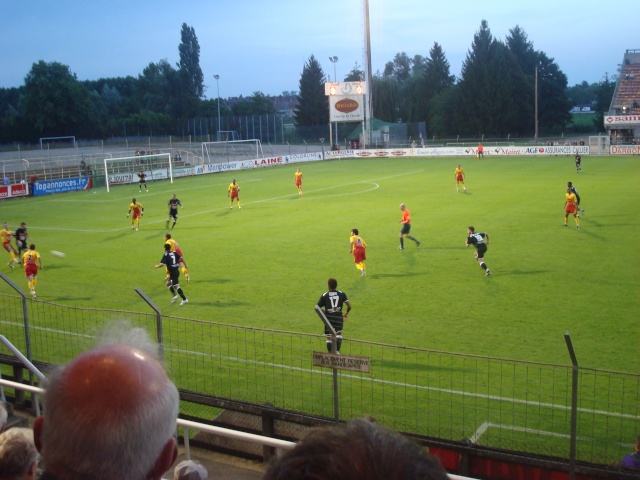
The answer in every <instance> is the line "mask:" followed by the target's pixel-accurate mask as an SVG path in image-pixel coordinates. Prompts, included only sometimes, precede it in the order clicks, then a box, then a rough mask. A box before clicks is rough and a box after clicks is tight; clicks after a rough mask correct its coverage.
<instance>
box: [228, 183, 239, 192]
mask: <svg viewBox="0 0 640 480" xmlns="http://www.w3.org/2000/svg"><path fill="white" fill-rule="evenodd" d="M227 191H228V192H231V193H238V192H239V191H240V185H238V184H237V183H232V184H230V185H229V188H228V189H227Z"/></svg>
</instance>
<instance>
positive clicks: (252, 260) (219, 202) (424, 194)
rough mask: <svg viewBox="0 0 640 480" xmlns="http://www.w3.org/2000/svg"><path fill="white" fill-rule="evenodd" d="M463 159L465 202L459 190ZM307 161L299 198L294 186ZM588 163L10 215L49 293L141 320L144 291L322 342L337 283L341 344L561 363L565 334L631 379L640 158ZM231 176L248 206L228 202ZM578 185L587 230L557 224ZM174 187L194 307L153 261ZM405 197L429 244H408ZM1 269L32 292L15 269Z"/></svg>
mask: <svg viewBox="0 0 640 480" xmlns="http://www.w3.org/2000/svg"><path fill="white" fill-rule="evenodd" d="M458 163H462V166H463V168H464V169H465V173H466V178H467V181H466V185H467V190H468V192H467V193H463V192H456V189H455V181H454V175H453V171H454V168H455V167H456V166H457V165H458ZM298 167H300V168H301V169H302V172H303V174H304V182H303V187H304V195H303V196H302V197H299V196H298V195H297V192H296V188H295V185H294V181H293V173H294V171H295V170H296V169H297V168H298ZM583 170H584V173H583V174H580V175H577V174H576V173H575V167H574V165H573V158H572V157H566V156H560V157H533V158H532V157H527V158H504V157H502V158H499V159H495V158H487V159H485V160H481V161H479V160H476V159H474V158H464V159H456V158H448V159H445V158H436V159H426V158H422V159H399V158H391V159H390V158H386V159H354V160H336V161H324V162H315V163H305V164H295V165H289V166H283V167H271V168H264V169H256V170H248V171H241V172H230V173H221V174H216V175H207V176H198V177H190V178H180V179H177V180H176V181H175V183H173V184H170V183H169V182H168V181H163V182H156V183H150V184H149V192H148V193H147V192H144V191H143V192H142V193H138V188H137V185H136V186H134V185H131V186H120V187H113V188H112V189H111V192H110V193H107V192H106V190H105V189H98V190H95V191H93V192H91V191H89V192H77V193H68V194H59V195H51V196H43V197H36V198H28V199H17V200H10V201H4V202H0V208H1V209H2V218H3V221H7V222H9V224H10V226H11V228H12V229H14V228H15V227H16V226H17V225H18V224H19V223H20V222H22V221H24V222H26V223H27V225H28V229H29V233H30V235H31V237H32V241H33V243H35V244H36V247H37V250H38V251H39V252H40V253H41V254H42V256H43V263H44V265H45V268H44V270H43V271H41V272H40V274H39V275H38V298H39V299H41V300H45V301H50V302H56V303H61V304H65V305H72V306H91V307H105V308H113V309H119V310H134V311H148V307H147V306H146V305H145V304H144V303H143V302H142V300H141V299H140V297H139V296H138V295H137V294H136V293H135V292H134V288H135V287H140V288H141V289H142V290H143V291H144V292H145V293H146V294H147V295H148V296H149V297H150V298H151V299H152V300H153V301H154V302H155V303H156V304H157V305H158V306H159V307H160V308H161V309H162V311H163V313H166V314H169V315H179V316H184V317H191V318H198V319H203V320H211V321H216V322H222V323H229V324H235V325H246V326H253V327H262V328H270V329H276V330H285V331H293V332H305V333H314V334H315V333H321V332H322V324H321V323H320V321H319V320H318V318H317V316H316V314H315V313H314V311H313V306H314V305H315V303H316V302H317V300H318V298H319V296H320V294H321V293H322V292H323V291H325V290H326V281H327V278H328V277H335V278H337V279H338V282H339V286H338V288H339V289H341V290H343V291H345V292H346V293H347V295H348V296H349V299H350V300H351V302H352V304H353V307H354V309H353V312H352V314H351V315H350V318H349V320H348V322H347V324H346V326H345V331H344V335H345V337H348V338H353V339H360V340H366V341H375V342H384V343H391V344H396V345H401V346H412V347H422V348H428V349H433V350H439V351H448V352H460V353H465V354H475V355H490V356H495V357H504V358H510V359H519V360H532V361H541V362H550V363H559V364H563V365H566V364H569V363H570V360H569V356H568V353H567V350H566V346H565V342H564V338H563V334H564V333H565V332H569V333H570V334H571V337H572V339H573V343H574V346H575V348H576V353H577V356H578V360H579V361H580V364H581V365H582V366H587V367H594V368H603V369H611V370H620V371H626V372H638V371H640V359H638V355H637V337H638V333H640V327H639V326H638V322H637V312H638V310H639V307H640V300H639V295H638V293H639V292H640V288H639V287H640V276H639V275H638V271H639V269H638V267H640V260H639V256H638V254H637V253H636V249H637V247H636V245H635V243H636V242H635V240H636V239H637V238H638V234H639V233H640V228H639V224H640V222H639V214H638V208H637V204H638V200H640V194H639V192H638V188H637V184H638V180H639V179H640V164H639V162H638V159H637V158H632V157H619V158H618V157H615V158H611V157H585V158H584V159H583ZM232 178H236V180H237V182H238V184H239V185H240V187H241V191H240V199H241V202H242V210H238V209H237V207H236V206H235V205H234V208H233V209H230V208H229V201H228V199H227V186H228V185H229V183H230V182H231V179H232ZM569 180H571V181H573V182H574V184H575V186H576V187H577V188H578V190H579V193H580V195H581V197H582V207H583V208H584V209H585V210H586V213H585V214H584V215H582V216H581V229H580V230H576V228H575V226H574V222H573V219H572V218H570V219H569V227H568V228H563V227H562V223H563V212H564V210H563V205H564V193H565V190H566V184H567V181H569ZM173 193H175V194H177V196H178V198H179V199H180V200H181V201H182V203H183V205H184V208H183V209H181V210H180V217H179V221H178V224H177V226H176V228H175V229H174V230H173V231H171V233H172V235H173V237H174V238H175V239H176V240H177V241H178V243H179V244H180V246H181V248H182V251H183V253H184V255H185V259H186V260H187V262H188V265H189V272H190V275H191V282H190V283H188V284H187V283H186V282H184V281H183V282H182V286H183V288H184V291H185V293H186V295H187V297H188V298H189V303H188V304H187V305H185V306H179V305H178V304H172V303H170V299H171V296H170V294H169V293H168V292H167V289H166V287H165V285H164V282H163V279H164V271H163V270H162V269H158V270H155V269H154V265H155V264H156V263H157V262H158V261H159V259H160V257H161V255H162V247H163V243H164V239H163V235H164V233H166V229H165V220H166V216H167V210H166V205H167V202H168V200H169V198H170V197H171V194H173ZM133 197H136V198H137V199H138V201H140V202H141V203H142V204H143V206H144V208H145V215H144V217H143V218H142V222H141V228H140V231H139V232H136V231H134V230H132V229H131V225H130V220H129V219H127V218H126V214H127V210H128V205H129V203H130V202H131V199H132V198H133ZM401 202H405V203H406V204H407V207H408V209H409V210H410V211H411V217H412V224H413V226H412V234H413V235H414V236H415V237H417V238H418V239H420V240H421V242H422V244H421V246H420V247H416V246H415V245H414V244H413V242H410V241H408V242H406V249H405V250H402V251H400V250H398V249H397V246H398V244H399V242H398V233H399V229H400V225H399V223H398V220H399V219H400V214H401V212H400V210H399V204H400V203H401ZM469 225H474V226H475V227H476V231H481V232H484V231H486V232H489V233H490V236H491V243H490V246H489V251H488V253H487V255H486V257H485V260H486V262H487V264H488V266H489V267H490V268H491V270H492V272H493V275H492V276H490V277H485V276H484V271H483V270H482V269H481V268H480V267H479V266H478V264H477V262H476V261H475V260H474V258H473V249H472V248H468V249H467V248H465V244H464V242H465V239H466V229H467V226H469ZM352 228H358V229H359V231H360V234H361V236H362V237H363V238H364V239H365V240H366V242H367V244H368V248H367V257H368V260H367V277H365V278H363V277H361V276H360V274H359V271H358V270H357V269H356V268H355V266H354V263H353V258H352V256H351V255H350V254H349V253H348V252H349V244H348V240H349V232H350V230H351V229H352ZM51 250H56V251H62V252H65V253H66V257H65V258H57V257H54V256H52V255H51V254H50V253H49V252H50V251H51ZM7 260H8V255H7ZM5 263H6V262H5ZM2 268H3V272H4V273H5V274H7V275H8V276H9V277H10V278H11V279H12V280H13V281H14V282H15V283H16V284H17V285H19V286H20V287H21V288H23V289H24V291H26V292H28V289H27V285H26V279H25V278H24V274H23V272H22V271H21V269H18V268H16V269H14V270H11V269H9V267H7V266H6V264H5V265H4V266H3V267H2ZM182 278H183V277H182ZM2 292H9V289H7V288H6V287H2ZM213 341H214V339H212V342H213ZM323 348H324V346H323V344H322V342H321V340H319V344H318V349H323Z"/></svg>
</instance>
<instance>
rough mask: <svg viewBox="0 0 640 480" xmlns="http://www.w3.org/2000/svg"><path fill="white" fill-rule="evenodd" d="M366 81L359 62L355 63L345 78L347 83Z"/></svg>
mask: <svg viewBox="0 0 640 480" xmlns="http://www.w3.org/2000/svg"><path fill="white" fill-rule="evenodd" d="M363 80H364V71H362V70H361V69H360V66H359V65H358V62H356V63H355V65H354V66H353V68H352V69H351V71H350V72H349V73H348V74H347V76H346V77H345V78H344V81H345V82H361V81H363Z"/></svg>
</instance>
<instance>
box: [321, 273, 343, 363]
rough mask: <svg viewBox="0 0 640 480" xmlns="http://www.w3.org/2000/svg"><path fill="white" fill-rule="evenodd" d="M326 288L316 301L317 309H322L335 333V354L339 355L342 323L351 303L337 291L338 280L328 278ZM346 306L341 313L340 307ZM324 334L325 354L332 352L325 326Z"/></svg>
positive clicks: (328, 333) (331, 344) (327, 328)
mask: <svg viewBox="0 0 640 480" xmlns="http://www.w3.org/2000/svg"><path fill="white" fill-rule="evenodd" d="M327 286H328V287H329V290H328V291H326V292H324V293H323V294H322V295H321V296H320V300H318V303H317V305H318V307H320V308H321V309H322V308H324V314H325V316H326V317H327V320H329V323H330V324H331V326H332V327H333V329H334V330H335V331H336V352H337V353H340V347H341V346H342V329H343V327H344V321H345V320H346V319H347V317H348V316H349V312H351V302H350V301H349V299H348V298H347V294H346V293H344V292H343V291H341V290H338V280H336V279H335V278H330V279H329V280H327ZM344 305H346V306H347V311H346V312H344V313H342V307H343V306H344ZM324 334H325V335H326V337H327V352H329V353H332V352H333V341H332V339H331V330H330V329H329V327H328V326H327V325H325V326H324Z"/></svg>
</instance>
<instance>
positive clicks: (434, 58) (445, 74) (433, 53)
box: [415, 42, 456, 127]
mask: <svg viewBox="0 0 640 480" xmlns="http://www.w3.org/2000/svg"><path fill="white" fill-rule="evenodd" d="M450 69H451V66H450V64H449V61H448V60H447V58H446V56H445V54H444V51H443V50H442V47H441V46H440V45H439V44H438V43H437V42H434V44H433V47H431V50H430V51H429V57H428V58H427V59H426V61H425V66H424V69H423V74H422V75H421V76H420V82H419V84H418V90H417V95H416V97H415V103H416V119H417V120H423V121H426V122H427V125H428V126H429V127H431V123H432V122H434V121H435V115H436V108H435V104H434V99H435V98H436V97H437V96H438V95H440V94H441V93H442V92H443V91H444V90H446V89H448V88H451V87H452V86H453V84H454V83H455V80H456V77H455V76H454V75H451V73H450Z"/></svg>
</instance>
